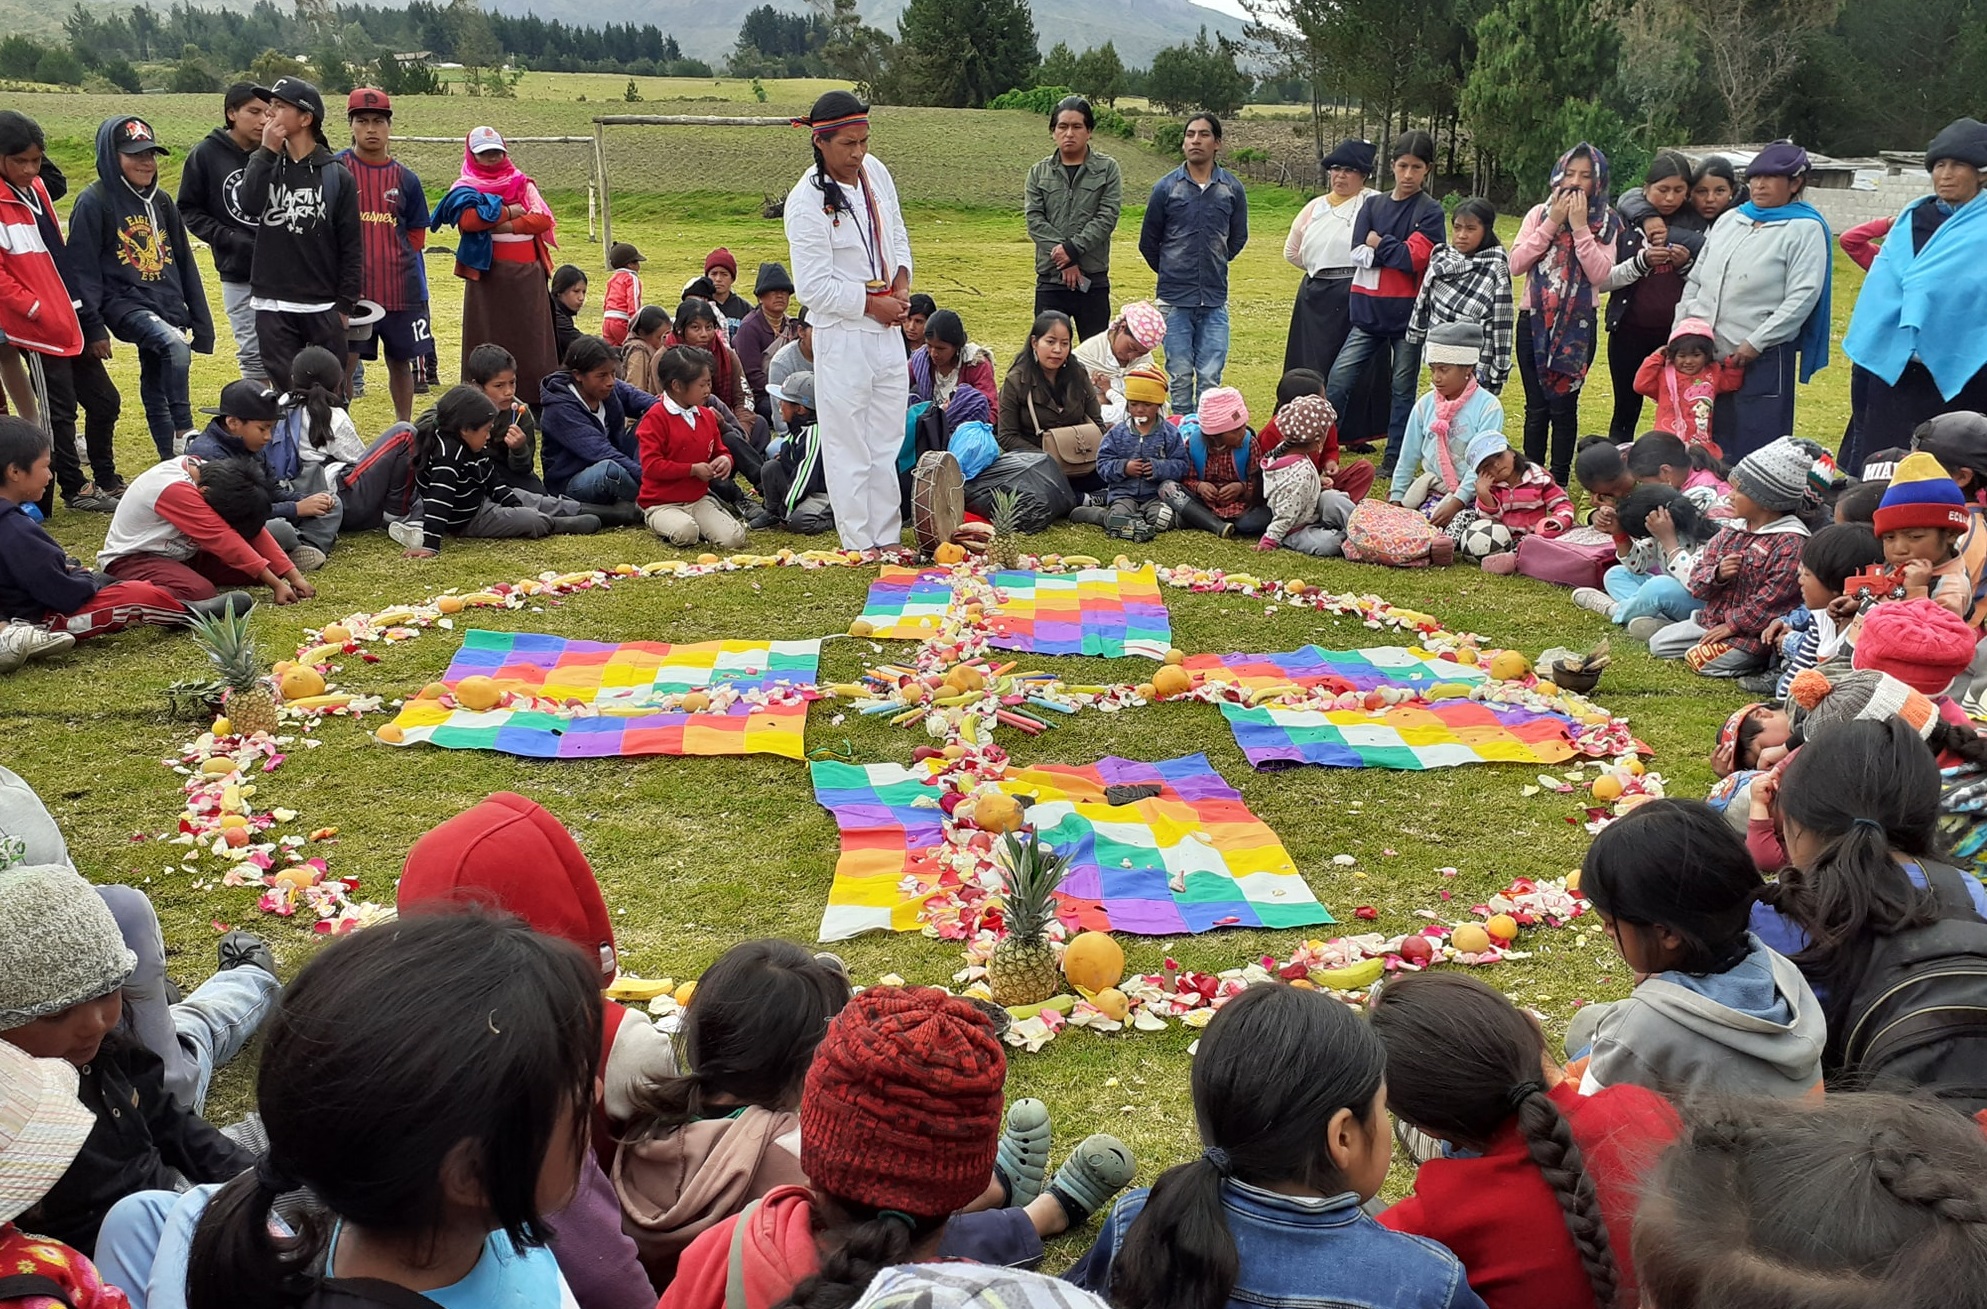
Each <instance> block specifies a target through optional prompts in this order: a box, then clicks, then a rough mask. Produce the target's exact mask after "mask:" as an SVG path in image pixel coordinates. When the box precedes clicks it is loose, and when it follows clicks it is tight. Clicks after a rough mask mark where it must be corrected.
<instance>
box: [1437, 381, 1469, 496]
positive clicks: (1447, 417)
mask: <svg viewBox="0 0 1987 1309" xmlns="http://www.w3.org/2000/svg"><path fill="white" fill-rule="evenodd" d="M1478 389H1479V388H1478V387H1477V384H1476V374H1475V373H1471V374H1470V380H1469V381H1468V382H1467V383H1466V384H1465V385H1464V386H1463V389H1462V391H1461V392H1460V393H1458V394H1457V396H1456V398H1455V399H1453V400H1444V399H1443V398H1442V393H1441V392H1440V391H1437V392H1436V393H1435V417H1434V418H1432V419H1430V420H1429V423H1428V434H1429V435H1430V436H1432V437H1434V438H1435V459H1436V461H1437V462H1438V463H1440V464H1441V465H1442V480H1443V481H1444V482H1447V483H1448V484H1449V489H1450V490H1451V491H1460V490H1462V489H1463V484H1462V483H1461V482H1458V481H1457V480H1456V457H1455V456H1454V455H1453V454H1451V453H1449V424H1450V423H1452V422H1454V421H1455V420H1456V415H1457V414H1458V413H1460V412H1461V411H1462V408H1463V406H1464V405H1466V404H1468V403H1469V402H1470V397H1471V396H1473V395H1475V394H1476V393H1477V391H1478Z"/></svg>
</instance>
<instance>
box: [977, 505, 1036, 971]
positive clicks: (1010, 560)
mask: <svg viewBox="0 0 1987 1309" xmlns="http://www.w3.org/2000/svg"><path fill="white" fill-rule="evenodd" d="M989 517H990V518H991V519H992V520H993V539H992V540H991V541H989V542H988V543H987V562H988V563H990V564H992V565H993V566H994V567H995V568H996V569H999V568H1012V567H1014V564H1015V553H1016V552H1015V544H1014V538H1015V536H1016V535H1017V534H1018V532H1019V527H1018V524H1019V522H1020V518H1021V496H1020V495H1019V494H1018V493H1016V492H1015V491H1014V490H1013V488H1011V487H1003V488H1001V489H1000V490H998V491H995V492H994V494H993V513H992V514H990V515H989ZM1031 1003H1032V1002H1031Z"/></svg>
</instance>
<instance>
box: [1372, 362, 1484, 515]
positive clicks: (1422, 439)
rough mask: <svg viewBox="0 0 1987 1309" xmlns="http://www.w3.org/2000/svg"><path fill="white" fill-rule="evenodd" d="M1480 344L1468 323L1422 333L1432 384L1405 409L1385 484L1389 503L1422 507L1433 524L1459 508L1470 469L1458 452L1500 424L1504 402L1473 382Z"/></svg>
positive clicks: (1466, 489) (1466, 486) (1422, 510)
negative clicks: (1403, 425)
mask: <svg viewBox="0 0 1987 1309" xmlns="http://www.w3.org/2000/svg"><path fill="white" fill-rule="evenodd" d="M1482 344H1483V343H1482V340H1481V336H1480V334H1479V333H1478V332H1477V330H1476V329H1475V328H1474V327H1473V326H1472V325H1470V324H1468V323H1449V324H1447V325H1445V326H1442V327H1438V328H1436V329H1435V330H1434V331H1432V332H1430V333H1429V334H1428V349H1427V351H1426V354H1425V358H1426V359H1427V361H1428V377H1429V381H1430V384H1431V386H1432V388H1433V389H1431V390H1430V391H1429V392H1428V394H1426V395H1424V396H1422V397H1421V399H1419V400H1417V401H1415V403H1414V409H1413V411H1412V412H1410V413H1409V414H1408V419H1407V431H1406V433H1405V434H1404V435H1403V436H1402V438H1401V456H1400V462H1399V463H1397V464H1395V465H1394V478H1393V481H1392V482H1391V483H1390V484H1389V485H1388V488H1387V502H1388V503H1389V504H1397V505H1406V506H1407V507H1408V508H1409V509H1414V510H1418V511H1420V512H1422V513H1425V514H1427V515H1428V521H1429V522H1431V523H1433V524H1435V526H1437V527H1447V526H1448V525H1449V520H1450V519H1452V518H1454V517H1455V516H1456V515H1457V514H1459V513H1461V512H1462V510H1463V508H1464V496H1466V495H1467V494H1468V493H1469V491H1470V485H1469V482H1468V478H1469V474H1470V470H1469V469H1468V468H1467V467H1466V465H1465V464H1464V461H1463V454H1464V452H1465V451H1466V450H1468V449H1469V444H1470V442H1471V441H1472V440H1474V439H1475V438H1476V437H1477V436H1479V435H1481V434H1483V433H1487V432H1502V431H1503V430H1504V407H1503V406H1502V405H1500V404H1499V403H1497V397H1496V396H1495V395H1492V394H1491V393H1490V392H1489V391H1487V390H1485V389H1484V388H1483V387H1481V386H1479V385H1477V380H1476V365H1477V356H1478V354H1479V353H1480V351H1481V350H1482Z"/></svg>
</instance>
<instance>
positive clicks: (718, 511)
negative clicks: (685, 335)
mask: <svg viewBox="0 0 1987 1309" xmlns="http://www.w3.org/2000/svg"><path fill="white" fill-rule="evenodd" d="M677 321H678V323H679V325H680V324H681V322H682V320H681V319H680V318H679V319H678V320H677ZM656 378H657V380H659V381H660V382H661V383H662V396H661V398H660V400H659V401H658V403H656V404H655V405H653V406H651V407H650V409H649V411H648V412H647V413H646V414H644V415H642V422H641V426H639V427H637V428H636V429H635V442H636V445H637V446H638V447H639V449H640V451H641V462H642V487H641V491H640V493H639V494H637V495H636V497H635V503H636V504H638V505H640V506H641V508H642V512H643V516H644V517H645V518H646V520H647V522H648V525H649V530H650V531H652V532H654V533H655V534H656V535H657V536H659V537H661V538H663V539H664V540H665V541H668V542H670V543H671V544H672V545H694V544H696V543H697V542H698V541H700V540H701V541H708V542H710V543H711V544H712V545H714V546H716V547H717V548H718V549H720V550H736V549H737V548H738V547H739V546H741V545H743V544H744V543H745V524H744V523H742V522H740V521H739V520H738V519H737V518H736V517H734V516H733V515H732V513H731V511H730V510H729V509H727V508H725V506H724V504H723V502H722V501H720V500H719V499H718V498H717V497H716V496H715V495H713V494H711V484H712V483H714V482H719V481H723V480H725V479H726V478H729V477H730V476H731V468H732V462H731V455H730V454H729V453H728V452H727V451H726V449H725V444H724V435H723V433H721V432H720V431H719V430H718V416H717V413H716V412H715V411H714V410H712V409H710V408H709V407H708V406H706V405H705V404H704V400H705V399H706V398H707V397H708V396H709V395H710V393H711V354H710V351H708V350H704V349H700V348H699V347H697V346H689V345H677V346H671V347H670V348H669V349H667V350H665V351H663V355H662V358H661V359H659V360H657V361H656Z"/></svg>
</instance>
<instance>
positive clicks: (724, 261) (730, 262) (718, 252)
mask: <svg viewBox="0 0 1987 1309" xmlns="http://www.w3.org/2000/svg"><path fill="white" fill-rule="evenodd" d="M713 268H722V269H724V270H725V271H726V272H727V273H730V274H731V275H732V276H733V277H737V276H738V261H737V260H736V259H734V258H732V256H731V251H729V250H727V249H725V248H724V247H723V246H719V247H718V248H717V249H715V250H713V251H711V252H710V253H709V254H707V255H705V256H704V271H705V272H707V273H708V272H710V271H711V270H712V269H713Z"/></svg>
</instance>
